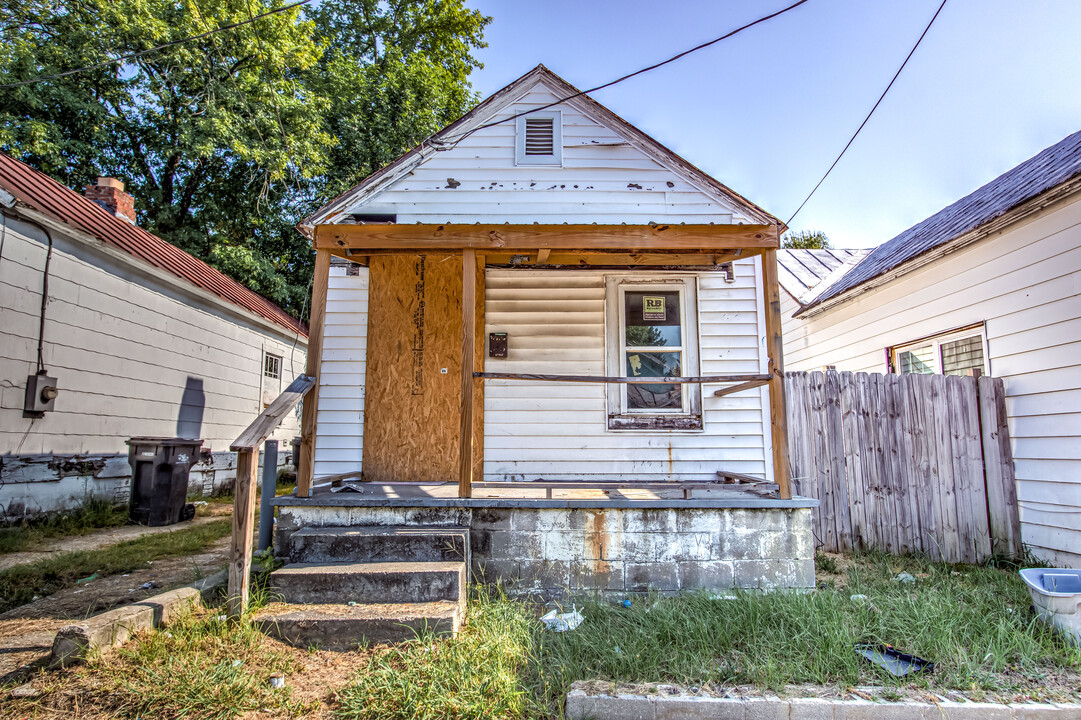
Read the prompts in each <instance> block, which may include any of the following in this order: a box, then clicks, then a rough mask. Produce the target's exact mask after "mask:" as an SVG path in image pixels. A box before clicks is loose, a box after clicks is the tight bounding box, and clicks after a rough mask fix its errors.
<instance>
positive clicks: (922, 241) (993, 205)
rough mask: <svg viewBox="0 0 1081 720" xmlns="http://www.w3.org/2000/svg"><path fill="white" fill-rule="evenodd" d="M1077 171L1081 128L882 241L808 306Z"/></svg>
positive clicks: (976, 224)
mask: <svg viewBox="0 0 1081 720" xmlns="http://www.w3.org/2000/svg"><path fill="white" fill-rule="evenodd" d="M1078 175H1081V132H1076V133H1074V134H1073V135H1070V136H1068V137H1066V138H1065V139H1063V140H1062V141H1060V142H1059V143H1057V144H1055V145H1052V146H1051V147H1049V148H1047V149H1046V150H1044V151H1043V152H1041V153H1040V154H1038V155H1036V156H1035V157H1032V158H1029V159H1028V160H1026V161H1025V162H1023V163H1021V164H1020V165H1018V166H1017V167H1015V168H1013V169H1012V170H1010V171H1009V172H1007V173H1004V174H1003V175H1000V176H998V177H997V178H995V179H994V180H992V181H991V182H989V183H987V184H986V185H984V186H983V187H981V188H980V189H979V190H976V191H975V192H973V193H971V194H969V195H966V196H965V197H963V198H961V199H960V200H958V201H957V202H955V203H953V204H952V205H950V206H949V207H947V208H944V209H943V210H940V211H939V212H937V213H935V214H934V215H932V216H931V217H929V218H927V219H926V220H924V221H923V222H921V223H919V224H917V225H913V226H912V227H910V228H909V229H908V230H905V231H904V232H903V233H901V234H900V235H898V236H897V237H895V238H893V239H892V240H889V241H887V242H885V243H883V244H881V245H879V246H878V247H877V248H875V249H874V250H873V251H872V252H871V253H870V254H869V255H868V256H867V257H866V258H864V259H863V260H862V261H860V262H859V263H858V264H857V265H856V266H855V267H853V268H852V269H851V270H849V271H848V272H847V273H845V274H844V276H842V277H841V278H840V279H838V280H837V282H834V283H832V284H831V285H829V286H828V287H825V288H824V289H823V290H822V291H821V293H820V294H819V295H818V297H816V298H814V299H813V300H812V301H811V302H810V303H808V304H807V306H806V307H805V308H804V309H808V308H812V307H814V306H816V305H820V304H821V303H823V302H825V301H826V300H829V299H831V298H834V297H837V296H838V295H840V294H841V293H843V292H845V291H847V290H851V289H852V288H854V287H856V286H857V285H861V284H863V283H865V282H867V281H868V280H872V279H874V278H876V277H878V276H879V275H882V274H884V273H887V272H889V271H890V270H892V269H894V268H896V267H897V266H899V265H901V264H902V263H904V262H907V261H909V260H911V259H912V258H914V257H916V256H917V255H921V254H923V253H925V252H927V251H929V250H933V249H934V248H937V247H939V246H940V245H944V244H945V243H948V242H949V241H951V240H953V239H954V238H957V237H960V236H961V235H964V234H965V233H968V232H969V231H971V230H974V229H976V228H978V227H980V226H981V225H983V224H985V223H987V222H989V221H991V220H994V219H995V218H997V217H999V216H1001V215H1003V214H1005V213H1007V212H1009V211H1010V210H1012V209H1013V208H1015V207H1017V206H1018V205H1021V204H1022V203H1024V202H1026V201H1028V200H1031V199H1032V198H1034V197H1036V196H1037V195H1040V194H1041V193H1044V192H1046V191H1047V190H1050V189H1052V188H1054V187H1056V186H1058V185H1061V184H1062V183H1064V182H1067V181H1068V180H1071V179H1072V178H1075V177H1077V176H1078Z"/></svg>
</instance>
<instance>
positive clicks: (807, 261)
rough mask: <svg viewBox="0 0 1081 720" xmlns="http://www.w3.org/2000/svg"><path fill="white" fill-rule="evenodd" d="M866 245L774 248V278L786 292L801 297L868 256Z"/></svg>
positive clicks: (794, 296)
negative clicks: (863, 246) (827, 247)
mask: <svg viewBox="0 0 1081 720" xmlns="http://www.w3.org/2000/svg"><path fill="white" fill-rule="evenodd" d="M869 252H871V251H870V250H869V249H860V250H839V249H835V248H829V249H822V250H819V249H806V250H804V249H796V248H791V249H781V250H778V251H777V280H778V281H779V282H780V283H781V287H783V288H784V289H785V290H786V291H787V292H788V294H789V295H791V296H792V297H793V298H795V299H796V301H797V302H798V301H800V300H801V298H802V299H807V297H806V296H807V293H808V291H810V290H814V289H815V288H818V287H820V286H821V287H825V286H824V285H823V282H824V281H826V280H827V279H836V278H838V277H840V275H839V274H838V270H840V271H841V272H842V273H843V272H847V271H848V269H849V268H851V267H852V266H853V265H855V264H856V263H857V262H859V261H860V260H862V259H863V258H864V257H866V256H867V253H869Z"/></svg>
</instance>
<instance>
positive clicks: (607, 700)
mask: <svg viewBox="0 0 1081 720" xmlns="http://www.w3.org/2000/svg"><path fill="white" fill-rule="evenodd" d="M657 689H658V691H659V692H657V693H656V694H650V695H636V694H629V693H618V694H615V695H606V694H600V695H590V694H588V693H586V692H585V691H584V690H580V689H572V690H571V691H570V692H569V693H567V704H566V707H565V710H564V712H565V714H566V718H567V720H775V719H776V720H1044V719H1045V718H1046V719H1047V720H1051V719H1053V720H1081V705H1077V704H1070V705H1063V704H1059V703H1053V704H1051V703H1026V704H1011V705H1002V704H998V703H978V702H963V703H962V702H951V701H946V702H942V703H921V702H872V701H870V700H831V699H824V698H793V699H787V700H783V699H781V698H760V697H746V698H718V697H710V696H706V695H694V694H690V693H686V692H684V691H683V690H681V689H680V688H677V687H675V686H671V685H661V686H657Z"/></svg>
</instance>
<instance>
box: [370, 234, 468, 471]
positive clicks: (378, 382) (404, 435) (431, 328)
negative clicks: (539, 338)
mask: <svg viewBox="0 0 1081 720" xmlns="http://www.w3.org/2000/svg"><path fill="white" fill-rule="evenodd" d="M461 288H462V264H461V256H460V255H432V254H429V255H412V254H410V255H404V254H403V255H384V256H377V257H373V258H372V260H371V265H370V266H369V302H368V362H367V375H366V378H365V383H366V388H365V395H366V397H365V418H364V478H365V479H366V480H370V481H373V482H409V481H423V482H442V481H454V480H455V479H456V478H457V476H458V432H459V425H458V423H459V412H460V397H461V368H462V365H461V342H462V340H461V338H462V335H461V333H462V311H461V294H462V292H461Z"/></svg>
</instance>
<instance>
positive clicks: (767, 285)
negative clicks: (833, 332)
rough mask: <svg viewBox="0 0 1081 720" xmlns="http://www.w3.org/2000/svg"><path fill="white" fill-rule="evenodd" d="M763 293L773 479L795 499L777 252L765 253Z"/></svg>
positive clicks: (785, 495) (783, 493)
mask: <svg viewBox="0 0 1081 720" xmlns="http://www.w3.org/2000/svg"><path fill="white" fill-rule="evenodd" d="M762 291H763V295H764V300H765V303H764V309H765V312H766V357H768V358H769V375H770V378H769V424H770V432H771V437H772V438H773V479H774V481H775V482H776V483H777V490H778V493H779V494H780V496H781V497H782V498H783V499H785V500H788V499H789V498H791V497H792V483H791V481H790V478H789V468H788V427H787V411H786V406H785V396H784V350H783V346H782V344H781V293H780V289H779V285H778V282H777V251H776V250H766V251H764V252H763V253H762Z"/></svg>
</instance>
